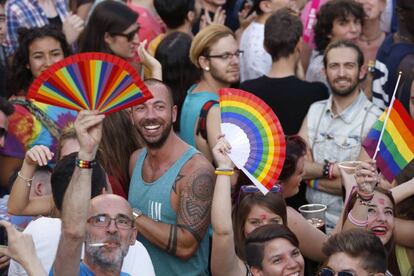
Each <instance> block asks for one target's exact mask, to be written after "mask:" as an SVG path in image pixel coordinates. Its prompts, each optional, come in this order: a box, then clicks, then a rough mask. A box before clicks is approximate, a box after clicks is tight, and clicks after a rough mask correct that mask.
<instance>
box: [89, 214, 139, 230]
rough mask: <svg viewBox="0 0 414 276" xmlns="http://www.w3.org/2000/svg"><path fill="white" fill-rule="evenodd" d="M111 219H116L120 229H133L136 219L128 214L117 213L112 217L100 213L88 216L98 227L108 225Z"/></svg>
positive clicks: (91, 222)
mask: <svg viewBox="0 0 414 276" xmlns="http://www.w3.org/2000/svg"><path fill="white" fill-rule="evenodd" d="M111 221H115V225H116V227H117V228H118V229H131V228H133V227H134V221H133V220H132V219H131V218H129V217H128V216H126V215H121V214H120V215H117V216H116V217H115V218H111V217H110V216H109V215H107V214H99V215H96V216H93V217H90V218H88V220H87V222H88V223H90V224H92V225H93V226H96V227H108V226H109V225H111Z"/></svg>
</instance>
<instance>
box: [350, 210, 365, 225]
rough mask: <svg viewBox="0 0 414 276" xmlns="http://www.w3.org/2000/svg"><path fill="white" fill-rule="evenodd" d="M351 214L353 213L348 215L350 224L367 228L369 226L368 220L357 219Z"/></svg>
mask: <svg viewBox="0 0 414 276" xmlns="http://www.w3.org/2000/svg"><path fill="white" fill-rule="evenodd" d="M351 212H352V211H350V212H349V213H348V220H349V222H350V223H352V224H353V225H355V226H358V227H366V226H367V225H368V220H359V219H356V218H354V217H353V216H352V214H351Z"/></svg>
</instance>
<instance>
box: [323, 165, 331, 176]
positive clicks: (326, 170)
mask: <svg viewBox="0 0 414 276" xmlns="http://www.w3.org/2000/svg"><path fill="white" fill-rule="evenodd" d="M329 167H330V164H329V163H325V165H323V169H322V176H323V177H329Z"/></svg>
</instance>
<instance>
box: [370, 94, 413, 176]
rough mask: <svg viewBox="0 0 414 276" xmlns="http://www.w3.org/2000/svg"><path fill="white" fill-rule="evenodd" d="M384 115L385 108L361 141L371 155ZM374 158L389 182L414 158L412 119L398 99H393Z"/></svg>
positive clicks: (385, 113) (385, 114) (373, 151)
mask: <svg viewBox="0 0 414 276" xmlns="http://www.w3.org/2000/svg"><path fill="white" fill-rule="evenodd" d="M386 116H387V110H385V111H384V113H382V115H381V116H380V118H379V119H378V121H376V122H375V124H374V126H373V127H372V129H371V130H370V131H369V133H368V135H367V137H366V138H365V140H364V142H363V146H364V148H365V150H366V151H367V153H368V154H369V156H371V157H373V156H374V154H375V149H376V147H377V143H378V140H379V137H380V134H381V130H382V127H383V126H384V120H385V117H386ZM376 159H377V166H378V168H379V169H380V170H381V173H382V174H383V175H384V176H385V178H386V179H387V180H388V181H389V182H392V181H393V180H394V178H395V177H396V176H397V175H398V174H399V173H400V172H401V171H402V170H403V169H404V168H405V166H407V165H408V163H410V162H411V160H413V159H414V120H413V119H412V118H411V117H410V115H409V114H408V113H407V111H406V110H405V109H404V107H403V105H402V104H401V102H400V101H398V100H395V102H394V105H393V107H392V110H391V112H390V117H389V118H388V121H387V124H386V126H385V130H384V134H383V136H382V139H381V144H380V148H379V152H378V153H377V158H376Z"/></svg>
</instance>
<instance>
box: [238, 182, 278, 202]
mask: <svg viewBox="0 0 414 276" xmlns="http://www.w3.org/2000/svg"><path fill="white" fill-rule="evenodd" d="M259 191H260V190H259V188H257V186H256V185H243V186H241V187H240V191H239V196H238V198H237V204H239V203H240V202H241V201H242V199H243V198H244V196H245V195H246V194H255V193H258V192H259ZM269 192H271V193H280V192H282V185H280V184H275V185H274V186H273V187H272V189H270V191H269ZM242 194H243V196H242Z"/></svg>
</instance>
